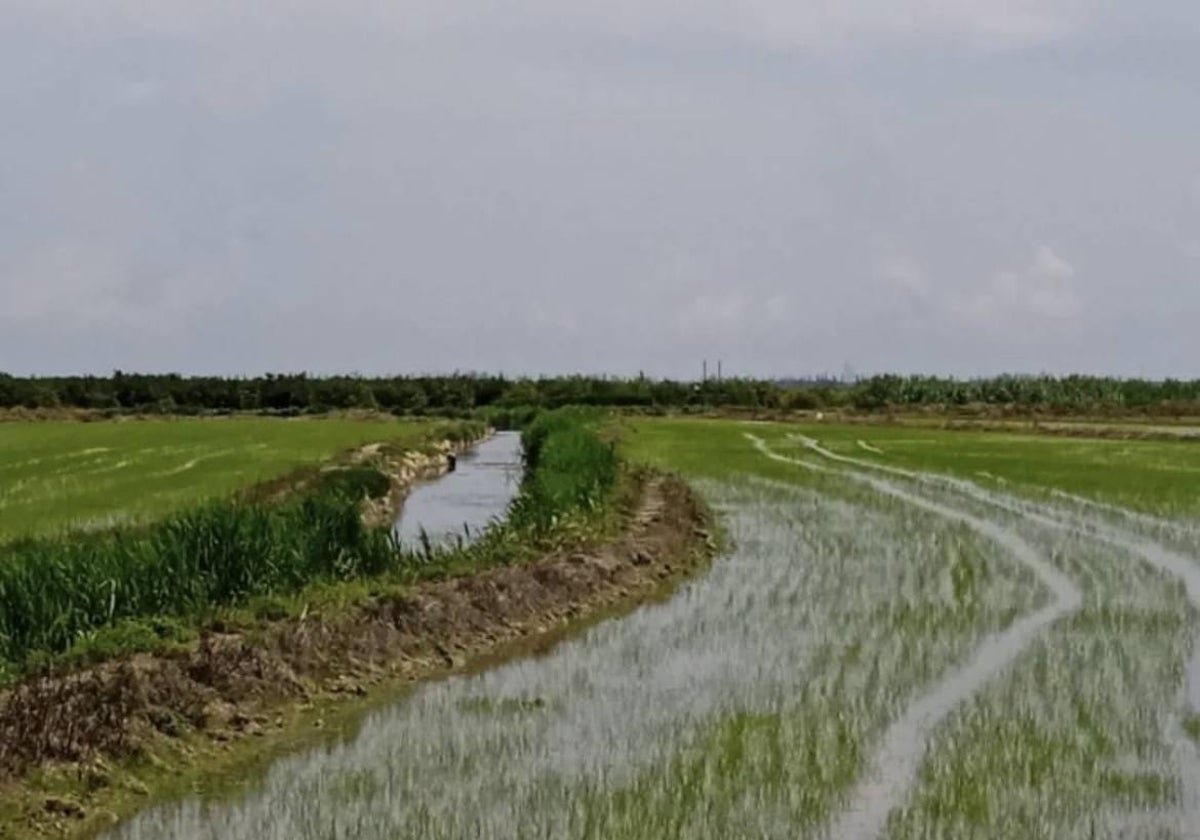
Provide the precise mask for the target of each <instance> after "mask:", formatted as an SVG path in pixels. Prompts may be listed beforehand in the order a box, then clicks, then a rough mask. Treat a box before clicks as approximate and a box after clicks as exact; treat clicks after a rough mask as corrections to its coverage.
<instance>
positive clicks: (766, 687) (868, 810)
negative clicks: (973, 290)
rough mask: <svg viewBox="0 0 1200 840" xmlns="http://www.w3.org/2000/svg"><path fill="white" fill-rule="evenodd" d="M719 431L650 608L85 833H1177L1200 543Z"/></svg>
mask: <svg viewBox="0 0 1200 840" xmlns="http://www.w3.org/2000/svg"><path fill="white" fill-rule="evenodd" d="M755 434H756V435H757V434H758V433H757V432H755ZM738 435H739V440H740V441H741V442H740V444H739V445H740V446H742V447H744V450H745V453H746V454H745V456H744V457H745V458H746V459H747V460H746V461H744V462H743V463H746V464H748V465H749V466H748V468H747V469H738V470H730V473H729V475H728V476H726V477H724V478H722V479H719V480H718V479H713V478H709V479H706V480H704V481H702V482H699V483H698V484H697V486H698V487H699V489H700V490H701V492H702V493H703V494H704V495H705V496H706V498H707V499H708V500H709V501H710V503H711V504H712V505H713V506H714V507H715V508H716V509H717V510H718V512H719V513H720V514H721V516H722V520H723V522H724V524H725V527H726V529H727V531H728V536H729V538H730V542H731V546H732V547H731V549H730V551H729V553H728V555H727V556H725V557H723V558H722V559H720V560H718V561H717V562H716V563H715V564H714V565H713V567H712V569H711V570H710V571H709V572H708V573H707V574H705V575H704V576H703V577H701V578H699V579H697V580H695V581H692V582H691V583H689V584H687V585H685V586H684V587H682V588H681V589H680V590H679V591H677V592H676V593H675V594H674V595H673V597H671V598H670V599H669V600H667V601H665V602H663V603H659V604H653V605H648V606H645V607H643V608H642V609H640V610H638V611H636V612H634V613H632V614H631V615H628V616H626V617H624V618H620V619H616V620H611V621H608V622H605V623H602V624H599V625H596V626H592V627H590V628H589V629H587V630H585V631H583V632H582V633H581V634H580V635H578V636H576V637H574V638H572V639H569V640H567V641H565V642H562V643H560V644H559V645H557V646H556V647H555V648H553V650H551V651H550V652H549V653H548V654H546V655H544V656H541V657H538V658H530V659H522V660H518V661H514V662H510V663H508V664H506V665H502V666H500V667H497V668H494V669H492V670H489V671H486V672H483V673H479V674H474V675H469V676H459V677H455V678H451V679H447V680H444V681H440V682H436V683H431V684H428V685H424V686H422V687H419V688H418V689H416V690H415V691H413V692H412V693H411V694H410V695H409V696H407V697H406V698H404V699H401V700H399V701H397V702H396V703H394V704H393V705H391V706H389V707H387V708H384V709H381V710H377V711H375V712H373V713H371V714H370V715H368V716H367V717H366V718H365V719H364V720H363V721H362V723H361V726H360V727H359V728H358V729H357V731H356V732H355V733H353V734H352V735H349V736H347V737H345V738H344V739H342V740H341V741H339V742H336V743H324V744H322V745H321V746H320V747H317V748H314V749H312V750H311V751H309V752H304V753H297V754H295V755H292V756H289V757H286V758H284V759H282V760H280V761H278V762H276V763H275V764H274V765H273V766H272V767H271V768H270V769H269V770H268V771H267V772H266V774H265V775H263V776H262V777H260V778H257V779H253V780H249V781H248V783H247V785H246V786H245V788H244V789H243V790H241V791H239V792H237V793H236V794H234V795H224V796H222V797H219V798H212V799H206V798H203V797H193V798H191V799H186V800H183V801H179V802H173V803H167V804H163V805H160V806H157V807H154V808H151V809H149V810H147V811H145V812H143V813H142V814H141V815H139V816H138V817H137V818H135V819H133V820H132V821H130V822H128V823H127V824H125V825H123V826H121V827H120V828H118V829H116V830H114V831H113V832H111V833H110V834H108V835H107V838H108V840H150V839H151V838H153V839H154V840H159V838H163V840H168V839H171V840H174V839H175V838H178V840H183V838H189V840H190V838H214V840H215V838H231V840H238V838H245V839H246V840H250V839H251V838H253V840H274V838H280V839H281V840H282V838H289V840H290V838H300V840H317V839H318V838H320V840H342V838H345V839H346V840H349V838H362V839H363V840H382V839H383V838H388V839H389V840H391V838H409V837H412V838H447V840H450V838H646V839H647V840H649V839H650V838H654V839H655V840H657V839H658V838H680V839H681V840H682V838H774V837H779V838H805V837H810V838H837V840H843V839H844V840H866V839H867V838H874V837H888V838H906V840H907V839H908V838H943V837H944V838H997V840H999V838H1080V839H1081V840H1082V839H1083V838H1094V837H1112V838H1118V837H1119V838H1157V839H1159V840H1162V839H1163V838H1176V840H1185V838H1194V837H1200V803H1197V794H1198V793H1200V786H1198V785H1200V773H1198V772H1197V768H1198V767H1200V763H1198V756H1200V754H1198V753H1197V747H1196V742H1195V738H1196V737H1197V736H1200V718H1197V717H1196V711H1197V709H1200V706H1198V705H1197V699H1198V698H1197V697H1196V694H1195V692H1197V691H1198V690H1200V689H1197V688H1196V686H1197V685H1200V667H1198V666H1197V664H1196V661H1197V660H1196V656H1195V651H1196V649H1197V646H1196V645H1195V637H1196V628H1197V622H1196V607H1197V606H1198V605H1200V604H1198V602H1197V600H1196V599H1197V596H1198V594H1200V586H1198V585H1197V584H1198V583H1200V579H1197V577H1196V574H1197V573H1196V571H1195V570H1196V568H1198V567H1197V566H1196V565H1195V564H1196V558H1197V556H1200V529H1198V528H1197V527H1196V526H1195V525H1194V524H1192V523H1189V522H1186V521H1173V520H1165V519H1159V518H1157V517H1154V516H1150V515H1146V514H1137V515H1131V514H1127V513H1126V512H1124V511H1122V510H1121V509H1119V508H1112V507H1111V506H1103V505H1099V504H1096V503H1093V502H1090V501H1088V500H1086V499H1083V498H1078V497H1070V498H1067V497H1064V498H1057V499H1055V500H1054V501H1031V500H1029V499H1028V498H1025V497H1018V496H1015V495H1011V494H1009V493H1007V492H1002V491H1000V490H997V489H992V488H990V487H986V486H983V485H976V484H970V483H967V482H964V481H962V480H959V479H949V478H945V477H942V476H935V475H928V474H923V473H919V472H916V471H912V470H900V469H896V468H888V467H881V466H880V465H878V464H876V463H873V462H871V461H865V460H859V459H857V458H852V457H847V456H843V455H838V454H836V453H833V452H830V451H829V450H826V449H823V448H822V447H821V445H820V444H819V442H817V441H814V440H809V439H802V438H789V437H787V436H785V435H782V434H776V435H774V436H771V437H769V439H764V438H761V437H745V438H742V435H741V432H739V433H738Z"/></svg>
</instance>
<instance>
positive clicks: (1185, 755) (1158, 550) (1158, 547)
mask: <svg viewBox="0 0 1200 840" xmlns="http://www.w3.org/2000/svg"><path fill="white" fill-rule="evenodd" d="M795 437H796V439H798V440H799V441H800V442H802V443H803V444H804V446H805V447H806V448H807V449H808V450H810V451H811V452H813V453H815V454H817V455H820V456H821V457H823V458H826V459H828V460H831V461H835V462H838V463H842V464H846V465H848V466H850V467H853V468H856V469H857V470H861V469H871V470H876V471H879V472H883V473H886V474H891V475H896V476H901V477H904V478H906V479H911V480H914V481H917V482H921V483H925V484H936V485H941V486H943V487H947V488H950V489H952V490H954V491H956V492H958V493H960V494H961V495H963V496H966V497H968V498H971V499H973V500H975V501H977V502H981V503H983V504H986V505H989V506H992V507H995V508H997V509H1000V510H1003V511H1006V512H1008V513H1010V514H1013V515H1016V516H1020V517H1023V518H1025V519H1027V520H1029V521H1032V522H1035V523H1037V524H1038V525H1041V526H1043V527H1045V528H1049V529H1052V530H1057V531H1061V532H1065V533H1068V534H1071V535H1074V536H1079V537H1083V538H1086V539H1091V540H1094V541H1098V542H1103V543H1107V544H1108V545H1111V546H1115V547H1117V548H1120V549H1122V550H1124V551H1126V552H1127V553H1129V554H1131V555H1133V556H1135V557H1137V558H1140V559H1141V560H1142V561H1143V562H1145V563H1146V564H1147V565H1149V566H1151V567H1152V568H1154V569H1156V570H1158V571H1160V572H1162V573H1164V574H1167V575H1170V576H1171V577H1174V578H1175V579H1176V580H1177V581H1179V582H1180V583H1181V584H1182V585H1183V587H1184V590H1185V592H1186V593H1187V598H1188V601H1189V603H1190V604H1191V606H1192V608H1193V610H1200V566H1198V565H1197V564H1196V562H1195V561H1194V560H1193V559H1192V558H1189V557H1187V556H1186V555H1184V554H1182V553H1180V552H1178V551H1175V550H1173V549H1171V548H1168V547H1166V546H1164V545H1163V544H1162V543H1160V542H1158V541H1157V540H1153V539H1150V538H1147V537H1145V536H1143V535H1141V534H1138V533H1136V532H1134V531H1131V530H1129V529H1127V528H1123V527H1120V526H1118V525H1117V524H1115V523H1114V522H1113V521H1112V520H1111V519H1107V518H1105V519H1097V518H1094V517H1093V518H1087V517H1085V516H1084V515H1083V514H1082V513H1080V512H1078V511H1065V510H1061V509H1055V508H1052V507H1049V506H1047V505H1044V504H1039V503H1036V502H1033V501H1029V500H1025V499H1020V498H1018V497H1015V496H1011V495H1008V494H1001V493H997V492H995V491H991V490H988V489H986V488H983V487H981V486H979V485H978V484H975V483H974V482H971V481H966V480H964V479H959V478H954V477H952V476H947V475H942V474H939V473H930V472H924V471H914V470H908V469H903V468H900V467H893V466H890V465H887V464H879V463H876V462H874V461H870V460H867V459H863V458H855V457H852V456H847V455H841V454H838V453H836V452H832V451H831V450H828V449H826V448H824V447H823V446H821V444H820V442H819V441H817V440H815V439H813V438H810V437H807V436H804V435H797V436H795ZM756 445H757V444H756ZM759 448H760V450H761V449H762V448H763V447H759ZM777 457H780V458H782V457H785V456H777ZM789 460H795V461H797V463H801V464H805V463H806V462H801V461H798V459H789ZM807 465H808V466H810V467H812V466H817V465H813V464H807ZM842 474H843V475H847V476H849V477H855V478H858V479H859V480H866V481H867V482H868V483H872V484H874V483H875V481H873V480H871V479H870V478H869V477H867V476H864V475H862V473H861V472H850V471H844V472H843V473H842ZM1052 492H1053V495H1055V496H1057V497H1059V498H1062V499H1064V500H1066V501H1069V502H1071V503H1073V504H1075V505H1076V506H1077V507H1079V508H1083V509H1091V510H1093V511H1097V512H1100V513H1103V514H1107V515H1120V516H1122V517H1123V518H1125V519H1126V520H1127V521H1131V522H1136V523H1139V524H1142V525H1144V526H1153V527H1162V526H1170V525H1171V524H1172V523H1170V522H1169V521H1168V520H1163V519H1160V518H1158V517H1154V516H1150V515H1148V514H1143V513H1139V512H1136V511H1129V510H1126V509H1124V508H1121V507H1118V506H1116V505H1111V504H1107V503H1105V502H1099V501H1096V500H1093V499H1088V498H1086V497H1083V496H1077V495H1075V494H1071V493H1066V492H1063V491H1059V490H1053V491H1052ZM1197 716H1200V635H1197V634H1193V639H1192V650H1191V654H1190V657H1189V660H1188V663H1187V673H1186V680H1185V686H1184V691H1183V696H1182V698H1181V700H1180V709H1179V711H1178V712H1177V714H1176V716H1175V718H1174V720H1173V721H1171V723H1170V724H1169V725H1168V730H1167V732H1166V733H1165V735H1166V739H1167V741H1168V743H1170V744H1171V746H1172V752H1173V754H1174V758H1175V761H1176V765H1177V769H1178V770H1179V774H1180V781H1181V786H1180V787H1181V792H1182V801H1181V802H1180V810H1181V815H1180V818H1181V827H1184V828H1191V829H1192V830H1193V831H1194V830H1195V829H1194V827H1195V826H1200V745H1197V743H1196V742H1195V741H1193V740H1192V738H1191V737H1190V736H1189V735H1188V733H1187V731H1186V728H1185V724H1186V722H1187V720H1188V718H1194V717H1197ZM897 804H899V803H897ZM881 828H882V827H881ZM834 836H835V837H837V836H842V837H847V838H850V837H853V836H856V835H852V834H842V835H838V834H835V835H834ZM862 836H864V837H866V836H878V832H876V834H875V835H862ZM1189 836H1191V835H1189Z"/></svg>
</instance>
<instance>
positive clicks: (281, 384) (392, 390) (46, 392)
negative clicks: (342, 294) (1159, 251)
mask: <svg viewBox="0 0 1200 840" xmlns="http://www.w3.org/2000/svg"><path fill="white" fill-rule="evenodd" d="M564 405H596V406H613V407H624V408H640V409H647V410H654V409H661V410H669V409H703V408H745V409H768V410H781V411H787V410H796V409H825V408H829V409H843V408H848V409H857V410H864V411H878V410H887V409H894V408H898V409H903V408H920V407H948V408H955V407H971V406H975V407H985V408H986V407H989V406H993V407H1007V408H1017V409H1037V410H1043V409H1044V410H1047V411H1058V412H1086V411H1121V410H1125V411H1141V412H1146V413H1183V412H1185V411H1192V412H1193V413H1194V412H1196V411H1198V410H1200V380H1186V381H1185V380H1171V379H1167V380H1144V379H1118V378H1108V377H1094V376H1066V377H1053V376H1018V375H1011V376H998V377H992V378H986V379H951V378H945V377H932V376H896V375H882V376H873V377H870V378H865V379H860V380H858V381H857V382H853V383H843V382H839V381H837V380H833V379H828V380H826V379H820V380H765V379H745V378H726V379H709V380H706V381H702V382H688V381H676V380H669V379H650V378H647V377H644V376H639V377H631V378H621V377H598V376H554V377H542V378H536V379H528V378H506V377H504V376H499V375H489V374H452V375H447V376H392V377H363V376H313V375H309V374H305V373H295V374H273V373H269V374H266V375H264V376H255V377H217V376H182V375H179V374H137V373H126V372H123V371H116V372H114V373H113V374H112V376H50V377H19V376H10V375H7V374H3V373H0V408H19V407H24V408H29V409H48V408H77V409H92V410H98V411H102V412H112V413H125V412H158V413H164V414H200V413H229V412H243V411H251V412H264V413H274V414H304V413H317V412H324V411H331V410H346V409H370V410H378V411H385V412H391V413H394V414H413V415H421V414H439V415H452V416H463V415H466V414H470V413H475V412H478V411H480V410H485V409H497V410H500V409H516V408H525V407H539V408H556V407H559V406H564Z"/></svg>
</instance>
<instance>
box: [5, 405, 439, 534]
mask: <svg viewBox="0 0 1200 840" xmlns="http://www.w3.org/2000/svg"><path fill="white" fill-rule="evenodd" d="M432 426H433V424H432V423H426V422H401V421H394V420H378V421H363V420H349V419H293V420H281V419H270V418H229V419H206V420H138V421H127V422H96V423H78V422H23V423H0V541H2V540H4V539H9V538H13V537H19V536H29V535H35V534H48V533H53V532H57V531H61V530H63V529H64V528H74V527H83V528H89V529H96V528H100V527H103V526H105V525H108V524H112V523H114V522H128V521H144V520H150V519H155V518H158V517H161V516H163V515H164V514H167V513H170V512H173V511H177V510H181V509H183V508H186V507H189V506H191V505H194V504H196V503H197V502H202V501H206V500H209V499H214V498H220V497H223V496H228V495H230V494H231V493H233V492H234V491H236V490H238V489H239V488H241V487H245V486H247V485H250V484H254V483H256V482H259V481H264V480H267V479H271V478H274V477H276V476H279V475H281V474H284V473H287V472H289V471H290V470H292V469H295V468H297V467H300V466H302V465H305V464H312V463H316V462H320V461H324V460H327V459H329V458H330V457H332V456H333V455H335V454H336V453H338V452H340V451H342V450H346V449H349V448H352V447H356V446H360V445H362V444H365V443H368V442H374V441H386V440H395V441H397V442H398V443H400V444H401V445H414V446H415V445H417V444H418V443H419V442H420V441H422V440H423V439H424V437H425V436H426V435H427V434H428V431H429V429H430V428H431V427H432Z"/></svg>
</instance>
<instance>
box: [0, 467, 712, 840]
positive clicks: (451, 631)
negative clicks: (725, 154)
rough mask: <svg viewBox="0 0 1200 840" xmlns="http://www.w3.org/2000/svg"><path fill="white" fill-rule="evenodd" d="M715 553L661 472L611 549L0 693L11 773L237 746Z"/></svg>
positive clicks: (53, 814)
mask: <svg viewBox="0 0 1200 840" xmlns="http://www.w3.org/2000/svg"><path fill="white" fill-rule="evenodd" d="M713 546H714V543H713V540H712V538H711V536H710V533H709V519H708V514H707V512H706V510H705V508H704V507H703V505H702V504H701V503H700V502H699V501H698V500H697V499H696V498H695V497H694V495H693V494H692V493H691V491H690V490H689V489H688V487H687V486H686V485H685V484H684V483H683V482H682V481H679V480H678V479H675V478H671V477H666V476H661V475H651V476H648V477H645V478H644V479H643V480H642V484H641V488H640V494H639V501H638V503H637V505H636V508H635V510H633V511H632V512H631V514H630V516H629V519H628V522H627V524H626V526H625V528H624V531H623V533H622V534H621V535H620V536H619V537H618V538H617V539H615V540H613V541H611V542H609V543H607V544H604V545H600V546H597V547H592V548H588V549H585V550H575V551H565V552H558V553H554V554H550V555H548V556H545V557H543V558H541V559H540V560H537V561H535V562H531V563H526V564H522V565H516V566H506V567H498V568H493V569H490V570H487V571H483V572H480V573H478V574H475V575H473V576H469V577H462V578H456V579H449V580H442V581H434V582H429V583H425V584H421V585H418V586H415V587H413V588H412V589H411V590H409V591H408V592H407V593H405V594H404V595H391V596H387V597H375V598H373V599H371V600H370V601H369V602H367V603H365V604H363V605H361V606H360V607H358V608H355V609H354V610H352V611H350V612H348V613H345V614H341V615H337V616H329V617H320V616H305V617H303V618H300V619H287V620H284V621H280V622H278V623H276V624H274V625H272V626H271V627H270V628H269V630H268V632H267V633H265V634H259V636H258V637H257V638H253V639H251V638H248V637H246V636H243V635H238V634H227V633H226V634H222V633H215V632H209V633H206V634H205V635H204V636H203V638H202V640H201V642H200V643H199V644H198V645H197V646H195V647H194V648H193V649H190V650H186V651H179V652H175V653H171V654H155V655H139V656H135V657H132V658H129V659H127V660H124V661H121V662H115V663H108V664H106V665H103V666H99V667H95V668H91V669H89V670H86V671H82V672H79V673H75V674H71V675H68V676H55V677H46V678H41V679H37V680H35V681H32V682H29V683H27V684H25V685H22V686H20V687H19V688H17V689H15V690H14V691H13V692H12V693H11V694H9V695H8V696H7V697H6V698H0V776H2V775H4V774H7V775H8V777H9V778H10V785H11V784H16V783H15V782H12V781H11V780H12V779H17V778H20V777H21V776H22V774H25V773H27V772H28V771H30V770H31V769H33V768H35V767H39V766H46V765H50V766H58V765H61V764H62V763H64V762H66V763H69V764H70V765H72V766H76V767H78V768H80V772H90V771H89V770H88V768H89V767H92V766H95V764H96V762H97V761H98V760H99V761H100V762H101V766H103V765H102V762H103V759H104V758H105V757H112V756H128V755H137V754H139V753H144V752H149V751H152V748H153V747H154V745H155V744H161V743H163V742H164V741H166V740H170V739H174V738H178V737H180V736H183V735H187V736H188V737H194V736H196V735H199V736H201V737H204V738H207V739H212V740H215V741H219V742H225V741H234V740H237V739H239V738H242V737H245V736H248V735H264V734H268V733H269V731H270V730H272V729H278V728H279V727H280V726H281V725H282V723H281V721H282V717H279V714H280V712H281V710H285V709H287V708H295V707H296V706H297V705H298V704H301V703H304V702H306V701H309V700H312V699H314V698H315V697H320V696H325V697H328V696H330V695H332V694H338V693H347V694H365V693H367V686H369V685H371V684H373V683H380V682H384V681H395V680H397V679H401V680H417V679H422V678H427V677H433V676H437V675H440V674H444V673H447V672H449V671H451V670H454V669H456V668H460V667H463V666H465V665H467V664H469V663H471V662H473V661H478V660H480V659H482V658H484V657H487V656H488V655H495V654H496V653H498V652H502V651H503V650H504V649H505V648H506V647H508V646H509V645H512V644H514V643H516V642H518V641H519V640H521V639H528V638H534V637H538V636H541V635H544V634H548V633H552V632H554V631H555V630H559V629H561V628H562V627H563V626H565V625H567V624H568V623H569V622H571V621H572V620H574V619H578V618H582V617H585V616H587V615H589V614H593V613H596V612H598V611H599V610H601V609H604V608H607V607H611V606H614V605H617V604H621V603H629V602H632V601H634V600H637V599H641V598H645V597H648V596H650V595H652V594H653V593H655V592H656V591H659V590H661V588H662V587H663V585H664V582H665V581H669V580H671V579H676V578H679V577H680V576H682V575H684V574H686V573H688V572H690V571H692V570H694V569H695V568H697V567H698V566H699V565H700V564H701V563H702V562H703V561H704V559H705V558H706V557H708V556H710V555H711V552H712V549H713ZM100 787H103V784H101V785H100ZM97 801H98V802H100V803H104V797H103V794H102V793H101V794H100V795H98V796H97ZM91 807H92V804H91V803H90V802H74V801H67V802H64V801H62V800H58V799H36V798H35V799H31V800H29V801H27V802H26V805H25V807H24V811H25V813H24V814H23V816H22V817H21V819H23V820H25V821H26V825H27V826H28V828H29V829H31V832H30V833H36V834H37V835H39V836H52V835H54V834H56V833H61V834H62V835H69V834H70V833H71V831H72V829H71V827H70V826H71V824H72V823H74V824H76V825H77V826H78V825H80V824H82V823H83V822H84V821H85V820H86V821H88V822H91V821H92V819H93V815H90V814H87V809H88V808H91ZM48 821H53V822H54V823H55V824H54V826H53V828H52V829H51V830H47V823H48ZM3 836H5V835H4V826H3V825H0V837H3ZM14 836H24V835H21V834H18V835H14Z"/></svg>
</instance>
